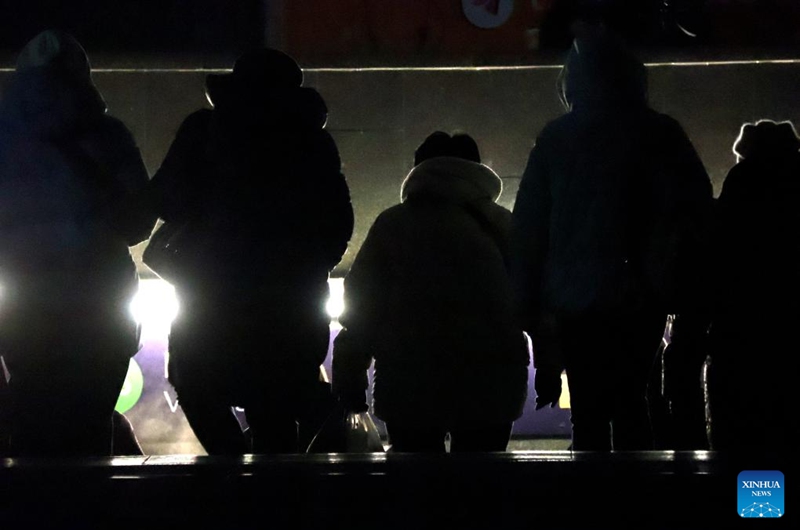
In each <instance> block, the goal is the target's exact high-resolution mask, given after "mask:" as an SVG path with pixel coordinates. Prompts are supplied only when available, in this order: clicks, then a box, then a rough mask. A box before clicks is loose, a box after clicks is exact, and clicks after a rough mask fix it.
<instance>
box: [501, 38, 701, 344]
mask: <svg viewBox="0 0 800 530" xmlns="http://www.w3.org/2000/svg"><path fill="white" fill-rule="evenodd" d="M562 82H563V89H562V95H563V97H564V101H565V104H566V105H567V107H568V108H569V109H570V111H569V112H568V113H567V114H565V115H564V116H562V117H560V118H558V119H556V120H554V121H552V122H551V123H549V124H548V125H547V126H546V127H545V128H544V130H543V131H542V132H541V133H540V135H539V137H538V138H537V140H536V144H535V146H534V148H533V150H532V151H531V154H530V157H529V159H528V164H527V166H526V168H525V172H524V174H523V177H522V181H521V183H520V188H519V192H518V194H517V198H516V202H515V206H514V213H513V219H514V223H513V237H512V241H513V250H512V263H513V267H512V271H513V272H512V273H513V277H514V282H515V293H516V294H517V296H518V300H517V306H518V310H519V311H520V318H521V319H522V320H523V324H524V326H525V328H526V330H528V331H532V335H533V338H534V349H535V348H536V337H535V336H536V335H537V331H536V330H537V328H538V327H539V326H550V325H552V323H553V320H554V319H555V320H558V319H559V318H561V317H576V316H579V315H582V314H586V313H587V312H591V311H600V312H606V313H607V314H608V313H612V314H613V313H614V312H620V311H636V310H640V309H643V310H649V311H661V312H663V313H664V314H665V315H666V313H667V312H677V311H679V309H680V308H679V307H678V306H679V305H680V303H681V302H679V299H680V298H681V296H682V291H683V289H688V283H687V281H688V280H686V279H685V278H688V276H687V275H688V274H690V272H689V271H691V269H692V267H693V266H697V264H696V263H693V262H692V258H691V255H692V249H696V247H697V245H698V244H697V243H696V242H695V241H694V239H695V236H698V235H699V234H700V233H701V232H702V230H703V226H704V223H705V222H707V216H708V211H709V208H710V206H711V201H712V189H711V183H710V182H709V179H708V176H707V175H706V172H705V170H704V168H703V165H702V163H701V161H700V159H699V158H698V156H697V154H696V152H695V150H694V148H693V147H692V145H691V143H690V141H689V139H688V138H687V136H686V134H685V133H684V132H683V130H682V128H681V127H680V125H679V124H678V123H677V122H676V121H675V120H673V119H672V118H670V117H668V116H665V115H663V114H659V113H657V112H655V111H653V110H651V109H650V108H648V107H647V105H646V84H645V82H646V76H645V72H644V67H643V66H642V64H641V63H639V62H638V61H636V60H635V59H634V58H632V57H631V56H630V55H628V54H627V53H625V52H623V51H622V50H621V49H619V48H616V47H615V46H614V45H613V44H611V45H608V46H605V45H595V44H592V43H576V45H575V46H574V47H573V49H572V51H571V53H570V56H569V58H568V60H567V64H566V66H565V69H564V72H563V75H562Z"/></svg>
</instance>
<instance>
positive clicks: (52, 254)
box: [0, 31, 155, 455]
mask: <svg viewBox="0 0 800 530" xmlns="http://www.w3.org/2000/svg"><path fill="white" fill-rule="evenodd" d="M147 182H148V175H147V170H146V168H145V166H144V163H143V162H142V158H141V155H140V152H139V149H138V147H137V146H136V143H135V141H134V138H133V136H132V135H131V133H130V131H129V130H128V129H127V127H126V126H125V125H124V124H123V123H122V122H121V121H120V120H118V119H116V118H113V117H111V116H110V115H108V113H107V108H106V104H105V102H104V101H103V98H102V96H101V95H100V93H99V92H98V91H97V89H96V88H95V86H94V84H93V82H92V78H91V67H90V64H89V60H88V58H87V55H86V52H85V51H84V49H83V48H82V47H81V45H80V44H79V43H78V41H76V40H75V38H74V37H72V36H71V35H69V34H66V33H63V32H58V31H45V32H43V33H41V34H39V35H37V36H36V37H35V38H33V39H32V40H31V41H30V42H29V43H28V44H27V45H26V46H25V47H24V49H23V50H22V51H21V52H20V54H19V57H18V59H17V64H16V70H15V72H14V73H13V74H12V76H11V78H10V80H9V83H8V85H7V86H6V89H5V91H4V94H3V98H2V101H0V212H2V213H0V281H1V282H2V285H3V301H2V310H1V313H2V315H1V316H0V349H1V350H0V351H2V355H3V358H4V360H5V363H6V366H7V368H8V372H9V374H10V384H9V388H10V392H11V396H12V400H13V410H12V420H11V423H12V425H11V433H10V450H11V452H12V454H15V455H110V454H111V450H112V447H111V440H112V438H111V435H112V424H113V419H112V418H113V417H112V413H113V411H114V406H115V404H116V401H117V398H118V396H119V393H120V390H121V388H122V385H123V382H124V379H125V376H126V373H127V370H128V365H129V362H130V357H131V356H133V355H134V354H135V353H136V352H137V350H138V346H139V344H138V341H139V338H138V330H137V326H136V324H135V323H134V322H133V320H132V319H131V317H130V314H129V310H128V306H129V304H130V301H131V299H132V297H133V295H134V294H135V293H136V290H137V287H138V277H137V274H136V268H135V265H134V262H133V259H132V257H131V255H130V251H129V247H131V246H133V245H135V244H137V243H139V242H141V241H143V240H145V239H147V237H148V235H149V234H150V231H151V230H152V227H153V225H154V223H155V217H154V216H152V215H150V214H149V213H148V211H147V209H146V208H145V207H144V203H143V194H144V190H145V188H146V185H147Z"/></svg>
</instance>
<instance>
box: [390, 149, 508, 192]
mask: <svg viewBox="0 0 800 530" xmlns="http://www.w3.org/2000/svg"><path fill="white" fill-rule="evenodd" d="M502 191H503V181H502V180H501V179H500V177H499V176H497V173H495V172H494V171H493V170H492V169H491V168H490V167H489V166H486V165H484V164H479V163H477V162H471V161H469V160H464V159H463V158H455V157H449V156H441V157H436V158H431V159H428V160H426V161H425V162H422V163H421V164H419V165H418V166H415V167H414V168H413V169H412V170H411V172H409V174H408V176H407V177H406V179H405V180H404V181H403V185H402V187H401V189H400V200H401V202H405V201H406V200H407V199H409V198H412V197H427V198H441V199H447V200H450V201H453V202H470V201H473V200H477V199H488V200H490V201H492V202H495V201H497V199H498V198H499V197H500V194H501V193H502Z"/></svg>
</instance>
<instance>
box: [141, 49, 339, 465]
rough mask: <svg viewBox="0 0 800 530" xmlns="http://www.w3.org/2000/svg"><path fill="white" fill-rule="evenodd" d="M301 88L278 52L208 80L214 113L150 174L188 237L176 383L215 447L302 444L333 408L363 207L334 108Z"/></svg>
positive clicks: (153, 193)
mask: <svg viewBox="0 0 800 530" xmlns="http://www.w3.org/2000/svg"><path fill="white" fill-rule="evenodd" d="M302 83H303V73H302V70H301V69H300V67H299V66H298V65H297V63H296V62H295V61H294V59H292V58H291V57H289V56H288V55H286V54H284V53H283V52H280V51H278V50H274V49H256V50H252V51H249V52H246V53H244V54H243V55H242V56H240V57H239V58H238V59H237V60H236V63H235V65H234V67H233V70H232V72H230V73H226V74H220V75H217V74H213V75H209V76H208V77H207V79H206V95H207V98H208V100H209V102H210V103H211V105H212V108H210V109H200V110H198V111H196V112H193V113H192V114H190V115H189V116H188V117H187V118H186V119H185V120H184V122H183V123H182V124H181V126H180V128H179V129H178V132H177V134H176V136H175V140H174V141H173V143H172V145H171V147H170V149H169V152H168V153H167V156H166V157H165V159H164V161H163V163H162V164H161V167H160V168H159V170H158V171H157V172H156V174H155V176H154V177H153V180H152V181H151V187H150V197H151V204H152V205H153V209H154V211H155V212H156V213H157V214H158V216H159V217H160V218H161V219H163V220H164V222H165V226H167V225H173V226H177V227H179V228H182V229H185V232H184V234H189V235H188V236H186V235H185V236H184V237H183V238H182V239H181V240H180V241H179V242H178V243H177V248H178V253H179V254H181V255H184V256H188V258H187V259H185V260H183V261H182V262H181V263H180V265H179V266H178V267H177V268H176V274H175V276H174V278H171V279H170V281H172V282H174V285H175V289H176V293H177V295H178V298H179V300H180V303H181V314H180V315H178V318H177V319H176V320H175V322H174V323H173V326H172V330H171V332H170V336H169V352H170V357H169V379H170V382H171V383H172V385H173V386H174V387H175V389H176V391H177V393H178V399H179V400H180V403H181V408H182V409H183V411H184V413H185V414H186V418H187V420H188V421H189V424H190V425H191V426H192V429H193V430H194V432H195V434H196V435H197V437H198V439H199V441H200V443H201V444H202V445H203V447H204V449H205V450H206V451H207V452H208V453H209V454H242V453H249V452H255V453H291V452H297V451H302V450H304V449H305V448H304V447H302V445H304V444H307V442H309V441H310V436H311V435H313V431H314V430H315V428H316V426H317V425H316V423H315V422H317V421H321V417H322V416H324V414H325V413H326V411H325V410H320V407H325V406H328V405H330V404H331V403H330V401H331V397H330V388H329V386H326V384H325V383H324V382H321V381H320V377H321V364H322V362H323V361H324V360H325V357H326V356H327V352H328V343H329V341H330V329H329V325H330V317H329V316H328V314H327V313H326V311H325V303H326V301H327V298H328V294H329V293H328V283H327V281H328V276H329V273H330V272H331V271H332V270H333V268H334V267H335V266H336V265H337V264H338V262H339V261H340V259H341V258H342V256H343V254H344V252H345V251H346V249H347V244H348V242H349V240H350V237H351V234H352V231H353V209H352V205H351V203H350V193H349V189H348V187H347V182H346V180H345V177H344V175H343V174H342V172H341V161H340V159H339V153H338V149H337V147H336V144H335V143H334V141H333V138H332V137H331V136H330V134H328V132H327V131H326V130H325V129H324V127H325V124H326V120H327V115H328V109H327V106H326V105H325V102H324V100H323V98H322V97H321V96H320V94H319V93H318V92H317V91H316V90H314V89H313V88H309V87H304V86H302ZM147 255H148V254H147V250H145V263H146V264H148V261H147ZM154 267H155V265H154ZM154 270H155V272H156V273H157V274H158V273H160V272H161V271H159V270H158V269H157V268H156V269H154ZM234 406H236V407H241V408H243V409H244V414H245V416H246V421H247V424H248V427H249V428H248V430H247V432H246V433H244V432H243V430H242V428H241V427H240V424H239V422H238V421H237V418H236V417H235V416H234V414H233V413H232V411H231V407H234ZM309 432H311V434H308V433H309Z"/></svg>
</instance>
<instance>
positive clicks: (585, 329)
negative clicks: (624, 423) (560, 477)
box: [534, 317, 613, 451]
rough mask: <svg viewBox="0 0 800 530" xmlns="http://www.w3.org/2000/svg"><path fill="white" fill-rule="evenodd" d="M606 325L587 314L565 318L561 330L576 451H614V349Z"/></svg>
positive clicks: (573, 441)
mask: <svg viewBox="0 0 800 530" xmlns="http://www.w3.org/2000/svg"><path fill="white" fill-rule="evenodd" d="M603 327H604V326H603V325H602V321H599V320H598V319H596V318H588V317H587V318H583V319H580V320H571V321H565V322H563V324H562V325H561V329H560V335H561V345H562V349H563V354H564V364H565V367H566V372H567V381H568V384H569V394H570V420H571V422H572V449H573V450H575V451H610V450H611V423H610V422H611V409H612V407H613V389H612V385H613V383H612V382H611V377H612V375H613V365H612V364H611V362H612V361H611V359H610V356H611V355H612V352H613V349H612V348H610V347H609V346H610V345H609V343H608V338H607V337H606V336H605V334H604V330H603ZM535 355H536V352H535V351H534V356H535Z"/></svg>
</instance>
